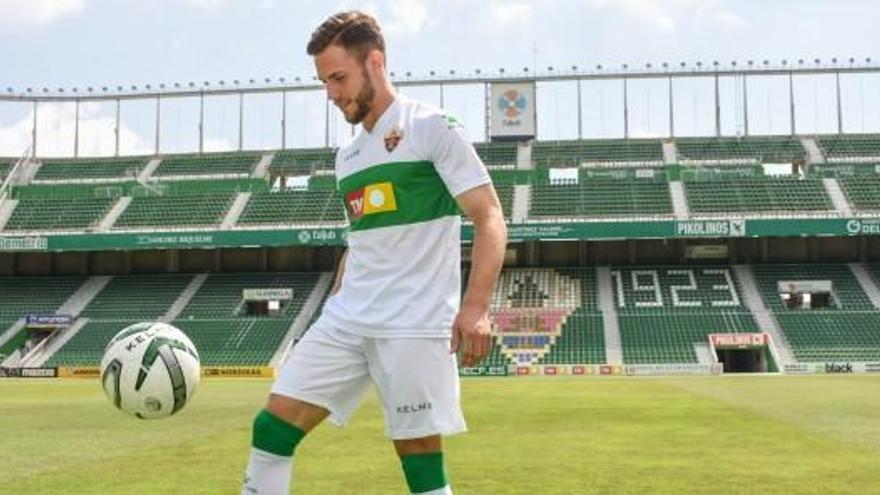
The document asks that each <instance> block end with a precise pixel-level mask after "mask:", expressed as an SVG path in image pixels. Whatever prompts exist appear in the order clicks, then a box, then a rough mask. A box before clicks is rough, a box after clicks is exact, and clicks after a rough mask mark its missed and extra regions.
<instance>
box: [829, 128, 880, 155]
mask: <svg viewBox="0 0 880 495" xmlns="http://www.w3.org/2000/svg"><path fill="white" fill-rule="evenodd" d="M818 142H819V146H820V147H821V148H822V151H823V152H824V153H825V157H826V158H827V159H828V160H829V161H846V160H853V159H858V158H878V157H880V136H878V135H876V134H873V135H872V134H863V135H849V136H844V135H841V136H821V137H820V138H819V139H818Z"/></svg>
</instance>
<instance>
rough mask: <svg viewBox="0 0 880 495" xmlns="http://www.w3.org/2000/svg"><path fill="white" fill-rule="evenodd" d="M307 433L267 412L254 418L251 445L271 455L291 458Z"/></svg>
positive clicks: (262, 412) (263, 411)
mask: <svg viewBox="0 0 880 495" xmlns="http://www.w3.org/2000/svg"><path fill="white" fill-rule="evenodd" d="M304 436H306V433H305V432H304V431H302V430H301V429H299V428H297V427H296V426H294V425H292V424H290V423H288V422H287V421H284V420H282V419H281V418H279V417H278V416H275V415H274V414H272V413H270V412H269V411H267V410H265V409H264V410H262V411H260V413H259V414H257V417H256V418H254V434H253V437H252V440H251V445H252V446H253V447H254V448H256V449H260V450H262V451H264V452H269V453H270V454H275V455H280V456H285V457H290V456H292V455H293V450H294V449H295V448H296V446H297V444H299V442H300V440H302V439H303V437H304Z"/></svg>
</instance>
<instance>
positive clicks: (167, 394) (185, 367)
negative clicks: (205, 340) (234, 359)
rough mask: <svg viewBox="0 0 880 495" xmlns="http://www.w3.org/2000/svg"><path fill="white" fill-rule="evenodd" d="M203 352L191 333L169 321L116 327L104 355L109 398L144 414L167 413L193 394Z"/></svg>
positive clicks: (103, 376)
mask: <svg viewBox="0 0 880 495" xmlns="http://www.w3.org/2000/svg"><path fill="white" fill-rule="evenodd" d="M200 374H201V369H200V366H199V354H198V353H197V352H196V348H195V346H193V343H192V341H191V340H189V337H187V336H186V335H185V334H184V333H183V332H181V331H180V330H178V329H177V328H174V327H173V326H171V325H168V324H166V323H155V322H144V323H135V324H134V325H131V326H129V327H127V328H125V329H123V330H122V331H121V332H119V333H117V334H116V336H115V337H113V339H112V340H110V343H109V344H107V348H106V349H105V350H104V358H103V359H102V360H101V384H102V385H103V386H104V393H105V394H107V398H109V399H110V402H111V403H112V404H113V405H114V406H116V407H117V408H118V409H120V410H121V411H123V412H126V413H128V414H132V415H134V416H137V417H138V418H141V419H155V418H165V417H168V416H171V415H172V414H174V413H176V412H177V411H180V410H181V409H182V408H183V406H184V405H186V403H187V401H188V400H190V399H192V396H193V394H194V393H195V390H196V386H197V385H198V384H199V377H200Z"/></svg>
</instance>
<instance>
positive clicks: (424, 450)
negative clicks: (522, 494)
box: [365, 338, 466, 495]
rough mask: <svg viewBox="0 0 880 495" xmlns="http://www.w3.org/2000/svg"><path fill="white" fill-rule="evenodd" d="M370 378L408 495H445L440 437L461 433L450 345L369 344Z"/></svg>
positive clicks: (428, 341) (419, 341)
mask: <svg viewBox="0 0 880 495" xmlns="http://www.w3.org/2000/svg"><path fill="white" fill-rule="evenodd" d="M368 342H369V345H365V351H366V354H367V361H368V363H369V368H370V376H371V377H372V378H373V381H374V382H375V384H376V388H377V389H378V392H379V396H380V398H381V400H382V403H383V406H384V409H385V426H386V431H387V434H388V436H389V437H390V438H391V439H392V440H393V441H394V446H395V449H396V450H397V453H398V455H399V456H400V461H401V465H402V467H403V472H404V475H405V477H406V481H407V485H408V486H409V489H410V492H411V493H419V494H431V495H435V494H450V493H452V490H451V488H450V486H449V481H448V479H447V476H446V470H445V467H444V463H443V448H442V440H441V435H454V434H456V433H461V432H463V431H465V430H466V426H465V423H464V417H463V415H462V412H461V406H460V404H459V381H458V365H457V363H456V357H455V355H454V354H450V352H449V339H442V338H441V339H435V338H410V339H401V338H395V339H369V341H368Z"/></svg>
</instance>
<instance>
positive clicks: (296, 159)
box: [269, 148, 336, 177]
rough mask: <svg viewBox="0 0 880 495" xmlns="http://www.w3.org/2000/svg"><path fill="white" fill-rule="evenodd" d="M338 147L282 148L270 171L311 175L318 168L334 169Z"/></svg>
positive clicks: (273, 160)
mask: <svg viewBox="0 0 880 495" xmlns="http://www.w3.org/2000/svg"><path fill="white" fill-rule="evenodd" d="M335 163H336V148H302V149H289V150H280V151H277V152H276V153H275V156H274V157H273V158H272V163H271V164H270V165H269V173H270V174H271V175H272V176H273V177H274V176H276V175H309V174H310V173H312V172H313V171H316V170H333V166H334V164H335Z"/></svg>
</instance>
